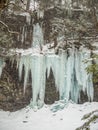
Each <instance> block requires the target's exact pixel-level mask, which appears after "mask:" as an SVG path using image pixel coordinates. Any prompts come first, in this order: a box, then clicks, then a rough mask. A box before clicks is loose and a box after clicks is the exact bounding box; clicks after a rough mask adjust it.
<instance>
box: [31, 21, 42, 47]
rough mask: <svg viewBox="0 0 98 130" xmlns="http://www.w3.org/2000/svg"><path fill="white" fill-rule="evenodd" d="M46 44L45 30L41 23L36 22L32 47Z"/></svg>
mask: <svg viewBox="0 0 98 130" xmlns="http://www.w3.org/2000/svg"><path fill="white" fill-rule="evenodd" d="M43 44H44V39H43V31H42V28H41V26H40V25H39V23H36V24H34V28H33V42H32V47H39V48H40V47H42V45H43Z"/></svg>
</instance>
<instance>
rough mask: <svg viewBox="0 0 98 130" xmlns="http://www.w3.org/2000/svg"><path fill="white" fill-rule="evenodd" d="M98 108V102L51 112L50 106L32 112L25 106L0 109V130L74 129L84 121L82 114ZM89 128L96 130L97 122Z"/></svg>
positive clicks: (73, 105)
mask: <svg viewBox="0 0 98 130" xmlns="http://www.w3.org/2000/svg"><path fill="white" fill-rule="evenodd" d="M97 108H98V102H92V103H89V102H87V103H84V104H82V105H79V104H71V103H69V104H68V106H67V107H66V108H64V109H63V110H62V111H58V112H55V113H53V112H52V111H50V106H48V105H44V107H43V108H42V109H40V110H38V111H37V112H34V111H33V109H31V108H30V107H26V108H24V109H21V110H19V111H16V112H8V111H7V112H5V111H2V110H1V111H0V130H13V129H14V130H60V129H61V130H75V129H76V128H77V127H79V126H81V125H82V124H83V123H84V121H83V120H81V119H82V117H83V115H85V114H87V113H89V112H91V111H94V110H95V109H97ZM90 130H98V122H97V123H96V124H92V125H91V127H90Z"/></svg>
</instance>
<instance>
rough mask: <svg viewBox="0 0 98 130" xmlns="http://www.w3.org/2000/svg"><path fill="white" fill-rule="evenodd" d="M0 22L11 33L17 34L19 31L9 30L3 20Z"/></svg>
mask: <svg viewBox="0 0 98 130" xmlns="http://www.w3.org/2000/svg"><path fill="white" fill-rule="evenodd" d="M0 23H1V24H2V25H4V26H5V27H6V28H7V31H8V32H9V33H11V34H17V35H18V34H19V32H16V31H11V30H9V27H8V25H7V24H5V23H4V22H3V21H0Z"/></svg>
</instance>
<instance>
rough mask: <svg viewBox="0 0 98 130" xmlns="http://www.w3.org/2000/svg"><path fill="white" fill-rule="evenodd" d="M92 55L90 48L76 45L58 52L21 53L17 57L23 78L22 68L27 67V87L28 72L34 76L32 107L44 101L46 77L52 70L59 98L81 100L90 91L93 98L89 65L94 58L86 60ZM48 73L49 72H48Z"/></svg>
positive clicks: (25, 82)
mask: <svg viewBox="0 0 98 130" xmlns="http://www.w3.org/2000/svg"><path fill="white" fill-rule="evenodd" d="M88 58H90V51H89V50H87V49H85V48H82V47H80V49H79V50H78V49H76V48H75V47H74V46H73V47H72V48H69V49H68V50H66V51H65V50H59V54H58V55H55V54H54V53H46V54H40V53H38V54H29V55H23V56H21V58H20V60H18V62H19V63H18V67H19V77H20V79H21V75H22V68H23V66H24V71H25V75H24V90H25V88H26V86H27V83H28V78H29V73H30V71H31V77H32V101H31V104H30V105H31V106H32V107H35V106H38V108H40V107H42V106H43V104H44V96H45V83H46V77H47V78H48V77H49V75H50V70H51V69H52V71H53V75H54V79H55V85H56V86H55V87H56V88H57V90H58V91H59V99H60V100H65V99H66V100H67V101H69V100H72V101H74V102H76V103H78V101H79V99H80V92H81V91H83V92H84V93H85V92H86V93H87V96H88V99H89V100H90V101H92V100H93V94H94V92H93V83H92V75H91V74H87V72H86V70H85V69H86V67H87V66H88V65H89V64H91V61H89V62H88V63H86V64H85V63H84V62H83V61H84V60H85V59H88ZM46 74H47V75H46Z"/></svg>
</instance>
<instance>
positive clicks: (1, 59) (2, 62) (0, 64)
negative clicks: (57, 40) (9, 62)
mask: <svg viewBox="0 0 98 130" xmlns="http://www.w3.org/2000/svg"><path fill="white" fill-rule="evenodd" d="M4 66H5V63H4V59H3V58H1V57H0V77H1V74H2V70H3V68H4Z"/></svg>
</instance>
